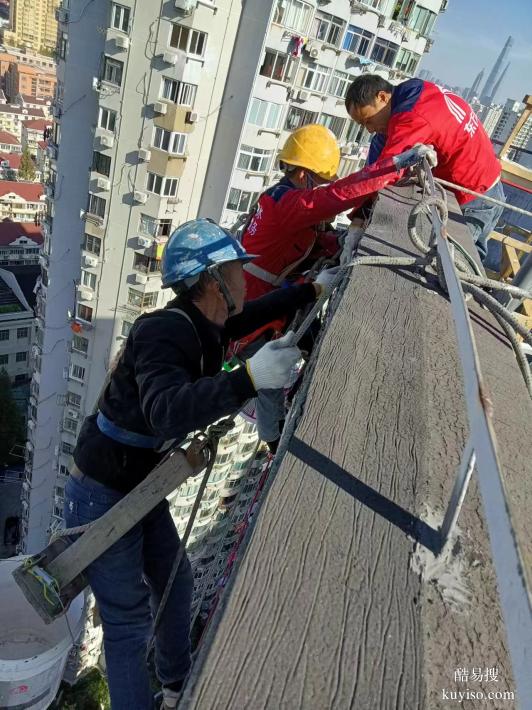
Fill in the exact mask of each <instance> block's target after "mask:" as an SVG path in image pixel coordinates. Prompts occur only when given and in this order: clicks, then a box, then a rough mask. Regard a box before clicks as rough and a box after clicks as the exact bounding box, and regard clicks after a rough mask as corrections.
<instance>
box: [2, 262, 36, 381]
mask: <svg viewBox="0 0 532 710" xmlns="http://www.w3.org/2000/svg"><path fill="white" fill-rule="evenodd" d="M33 324H34V314H33V310H32V308H31V306H30V305H29V303H28V301H27V300H26V297H25V296H24V293H23V291H22V289H21V287H20V285H19V283H18V282H17V278H16V276H15V275H14V274H12V273H11V272H10V271H7V270H6V269H3V268H1V267H0V370H5V371H6V372H7V374H8V376H9V379H10V380H11V382H12V384H14V385H18V384H20V383H24V382H27V381H28V379H29V368H30V348H31V340H32V331H33V327H34V325H33Z"/></svg>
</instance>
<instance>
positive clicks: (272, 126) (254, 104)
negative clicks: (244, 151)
mask: <svg viewBox="0 0 532 710" xmlns="http://www.w3.org/2000/svg"><path fill="white" fill-rule="evenodd" d="M262 104H264V106H262ZM274 107H275V108H274ZM283 108H284V104H278V103H276V102H274V101H266V100H265V99H259V98H258V97H256V96H254V97H253V98H252V99H251V101H250V103H249V109H248V113H247V117H246V122H247V123H249V124H250V125H252V126H258V127H259V128H263V129H267V130H271V131H278V130H279V126H280V124H281V117H282V115H283ZM274 112H276V115H275V120H274V121H273V122H272V113H274ZM254 114H256V119H255V118H252V116H253V115H254ZM259 119H261V120H262V122H261V123H258V122H257V121H258V120H259Z"/></svg>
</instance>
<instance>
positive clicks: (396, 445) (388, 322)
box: [180, 189, 532, 710]
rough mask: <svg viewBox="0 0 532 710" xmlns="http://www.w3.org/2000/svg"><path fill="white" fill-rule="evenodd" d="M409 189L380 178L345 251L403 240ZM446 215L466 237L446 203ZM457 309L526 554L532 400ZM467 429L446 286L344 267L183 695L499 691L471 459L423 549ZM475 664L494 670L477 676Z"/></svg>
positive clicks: (479, 703) (415, 700)
mask: <svg viewBox="0 0 532 710" xmlns="http://www.w3.org/2000/svg"><path fill="white" fill-rule="evenodd" d="M411 194H412V193H411V192H410V191H408V190H398V189H394V190H390V191H386V192H385V193H383V194H382V195H381V197H380V199H379V202H378V205H377V207H376V210H375V213H374V216H373V219H372V223H371V225H370V227H369V228H368V230H367V234H366V236H365V237H364V238H363V240H362V242H361V245H360V250H359V253H361V254H364V253H372V254H373V253H378V254H395V255H405V252H406V253H408V254H411V253H412V247H411V244H410V242H409V240H408V237H407V234H406V219H407V215H408V212H409V209H410V206H411V204H413V203H412V201H411V199H410V196H411ZM456 212H457V210H456V208H455V213H456ZM455 216H456V215H455ZM450 231H451V234H453V236H455V237H459V238H460V240H461V241H462V242H463V243H469V244H470V240H469V236H468V233H467V231H466V230H465V227H464V226H463V225H462V224H460V220H459V218H458V219H457V220H453V221H452V222H451V224H450ZM471 313H472V317H473V321H474V324H475V325H474V329H475V335H476V338H477V343H478V348H479V355H480V359H481V366H482V370H483V373H484V376H485V378H486V380H487V384H488V387H489V389H490V390H491V394H492V401H493V404H494V410H495V418H494V425H495V430H496V434H497V437H498V443H499V448H500V455H501V461H502V464H503V468H504V473H505V479H506V486H507V490H508V493H509V496H510V498H511V500H512V506H511V507H512V513H513V515H514V519H515V520H516V523H517V526H516V527H517V532H518V536H519V538H520V541H521V543H522V544H523V546H524V552H525V562H526V566H527V567H528V569H530V562H531V551H530V545H531V540H530V536H529V535H527V534H526V526H527V521H529V520H530V515H531V513H532V497H531V486H530V477H529V475H528V476H527V474H530V461H532V438H531V437H530V431H529V422H530V418H531V414H532V410H531V406H530V400H529V399H528V396H527V393H526V390H525V388H524V386H523V384H522V380H521V376H520V373H519V371H518V368H517V366H516V364H515V360H514V356H513V353H512V351H511V349H510V348H509V347H508V344H507V343H506V341H505V339H504V337H503V336H502V335H501V332H500V329H499V328H498V326H496V325H495V324H494V321H493V319H492V318H491V317H490V316H489V314H487V313H486V312H485V311H482V310H481V309H479V308H478V307H477V306H476V305H472V306H471ZM466 437H467V421H466V416H465V409H464V401H463V394H462V377H461V370H460V362H459V359H458V354H457V349H456V337H455V332H454V326H453V322H452V319H451V316H450V308H449V303H448V302H447V300H446V298H445V297H444V296H443V295H442V294H441V293H439V292H438V290H437V287H436V285H435V284H433V283H427V282H426V281H425V279H424V278H422V277H420V276H418V275H416V274H414V273H412V272H406V271H401V270H397V269H393V270H392V269H389V268H386V269H384V268H377V267H358V268H357V269H356V270H355V271H354V272H353V274H352V277H351V280H350V282H349V284H348V285H347V287H346V289H345V292H344V294H343V297H342V299H341V302H340V304H339V306H338V307H337V310H336V312H335V315H334V317H333V319H332V322H331V323H330V325H329V327H328V329H327V332H326V333H325V336H324V338H323V341H322V343H321V346H320V350H319V355H318V357H317V360H316V363H315V367H314V371H313V372H312V375H311V380H310V384H309V387H308V393H307V396H306V401H305V405H304V411H303V413H302V416H301V417H300V419H299V421H298V424H297V428H296V430H295V432H294V435H293V437H292V439H291V442H290V447H289V452H288V453H287V454H286V456H285V458H284V460H283V462H282V464H281V467H280V469H279V470H278V472H277V474H276V476H275V477H274V479H273V481H272V482H271V484H270V487H269V490H268V492H267V495H266V496H265V498H264V503H263V504H262V507H261V509H260V511H259V513H258V515H257V518H256V522H255V525H254V527H253V529H252V530H251V531H250V535H249V538H248V544H247V546H246V547H245V548H244V551H243V553H242V559H241V560H240V563H239V567H238V570H237V573H236V574H235V576H234V577H233V578H232V580H231V583H230V585H229V586H228V588H227V590H226V593H225V597H224V600H223V603H222V604H221V605H220V608H219V610H218V612H217V614H216V616H215V618H214V619H213V622H212V624H211V628H210V631H209V634H208V636H207V638H206V641H205V643H204V646H203V649H202V651H201V652H200V654H199V657H198V659H197V662H196V666H195V669H194V673H193V675H192V678H191V680H190V682H189V684H188V687H187V690H186V693H185V697H184V699H183V701H182V704H181V705H180V707H184V708H194V709H195V710H203V709H204V708H209V710H211V709H212V710H214V709H218V708H219V709H222V708H232V710H244V709H246V710H248V709H249V710H258V709H259V708H265V709H268V710H270V709H271V710H274V709H275V710H277V709H279V708H286V710H296V709H299V708H304V709H305V710H307V709H309V710H326V709H329V708H335V709H338V710H343V709H345V708H357V710H384V709H389V710H418V709H419V710H421V709H423V710H434V709H437V708H442V709H443V708H446V707H448V706H449V703H450V704H451V705H452V701H449V700H447V698H448V697H449V693H454V692H458V691H461V692H465V691H467V690H468V689H469V690H470V691H475V693H477V692H485V693H487V692H489V691H491V690H493V689H495V690H497V691H509V692H512V691H514V690H515V686H514V683H513V679H512V672H511V667H510V663H509V659H508V655H507V651H506V646H505V635H504V627H503V623H502V619H501V612H500V607H499V601H498V596H497V589H496V581H495V574H494V570H493V566H492V562H491V554H490V546H489V540H488V535H487V528H486V524H485V520H484V517H483V511H482V504H481V501H480V499H479V494H478V489H477V485H476V480H475V476H476V474H475V476H474V478H473V481H472V484H471V486H470V489H469V492H468V496H467V499H466V502H465V505H464V508H463V511H462V514H461V516H460V519H459V530H458V532H457V535H456V537H455V538H454V539H453V543H452V546H451V550H450V551H449V552H448V554H447V555H446V556H445V557H444V558H441V559H440V560H436V559H435V557H434V555H433V554H432V552H430V548H431V547H433V546H434V542H435V530H436V528H437V527H438V525H439V524H440V523H441V521H442V519H443V514H444V511H445V507H446V506H447V503H448V500H449V496H450V492H451V488H452V484H453V481H454V476H455V470H456V467H457V465H458V462H459V459H460V454H461V451H462V448H463V446H464V443H465V440H466ZM427 548H429V549H428V550H427ZM487 668H493V669H497V680H496V681H493V680H492V681H490V682H488V681H487V680H485V679H476V680H475V679H474V678H478V676H479V669H482V672H483V674H484V672H485V670H486V669H487ZM458 669H464V672H463V673H462V675H461V676H459V675H458V674H457V671H458ZM466 672H467V674H466ZM492 675H493V674H492ZM451 697H452V696H451ZM454 702H455V704H456V700H455V701H454ZM460 706H461V707H463V708H477V707H478V708H486V707H489V708H501V709H502V708H514V707H517V705H516V704H515V703H514V702H513V701H512V700H511V699H510V700H491V701H489V702H488V701H487V700H478V699H469V700H468V699H464V700H463V701H462V702H461V704H460Z"/></svg>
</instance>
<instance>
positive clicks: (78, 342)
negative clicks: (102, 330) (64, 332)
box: [72, 335, 89, 355]
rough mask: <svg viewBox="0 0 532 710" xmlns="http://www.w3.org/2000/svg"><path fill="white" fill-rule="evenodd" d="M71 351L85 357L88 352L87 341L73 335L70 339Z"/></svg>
mask: <svg viewBox="0 0 532 710" xmlns="http://www.w3.org/2000/svg"><path fill="white" fill-rule="evenodd" d="M72 350H77V352H79V353H83V354H84V355H86V354H87V351H88V350H89V341H88V339H87V338H82V337H81V335H74V337H73V338H72Z"/></svg>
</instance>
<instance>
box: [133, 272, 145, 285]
mask: <svg viewBox="0 0 532 710" xmlns="http://www.w3.org/2000/svg"><path fill="white" fill-rule="evenodd" d="M135 282H136V283H138V284H146V283H148V276H147V275H146V274H140V273H137V274H135Z"/></svg>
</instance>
